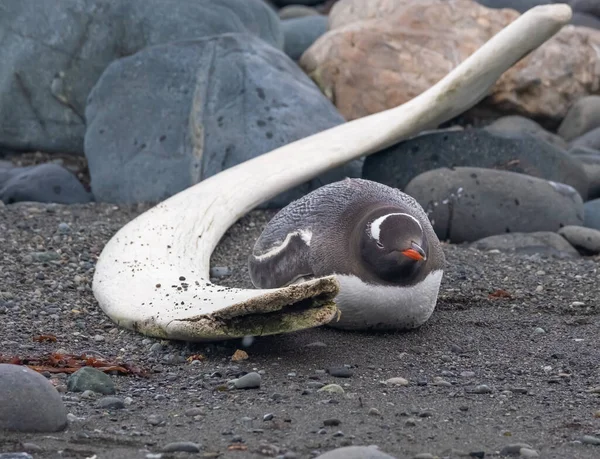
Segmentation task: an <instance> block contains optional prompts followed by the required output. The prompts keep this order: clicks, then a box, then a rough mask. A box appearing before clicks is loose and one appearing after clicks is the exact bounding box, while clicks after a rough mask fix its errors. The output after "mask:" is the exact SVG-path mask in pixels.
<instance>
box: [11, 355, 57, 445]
mask: <svg viewBox="0 0 600 459" xmlns="http://www.w3.org/2000/svg"><path fill="white" fill-rule="evenodd" d="M67 425H68V421H67V410H66V407H65V405H64V403H63V401H62V397H61V395H60V393H59V392H58V391H57V390H56V389H55V388H54V386H53V385H52V384H51V383H50V381H49V380H48V379H46V378H45V377H44V376H42V375H41V374H39V373H38V372H36V371H34V370H31V369H30V368H28V367H26V366H22V365H12V364H0V430H7V431H15V432H24V433H34V432H46V433H48V432H58V431H61V430H64V429H65V428H66V427H67Z"/></svg>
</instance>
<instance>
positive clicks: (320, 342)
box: [304, 341, 327, 347]
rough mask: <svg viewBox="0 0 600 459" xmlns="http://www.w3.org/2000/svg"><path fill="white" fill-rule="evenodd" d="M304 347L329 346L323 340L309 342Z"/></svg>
mask: <svg viewBox="0 0 600 459" xmlns="http://www.w3.org/2000/svg"><path fill="white" fill-rule="evenodd" d="M304 347H327V344H325V343H323V342H322V341H315V342H313V343H308V344H307V345H306V346H304Z"/></svg>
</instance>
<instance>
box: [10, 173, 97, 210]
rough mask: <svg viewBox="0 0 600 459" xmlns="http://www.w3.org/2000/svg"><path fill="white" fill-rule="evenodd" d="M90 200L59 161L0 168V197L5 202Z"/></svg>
mask: <svg viewBox="0 0 600 459" xmlns="http://www.w3.org/2000/svg"><path fill="white" fill-rule="evenodd" d="M92 199H93V197H92V195H91V194H90V193H89V192H88V191H86V189H85V188H84V187H83V185H82V184H81V182H80V181H79V180H78V179H77V177H75V175H73V174H72V173H71V172H69V171H68V170H67V169H65V168H64V167H62V166H59V165H58V164H54V163H45V164H39V165H37V166H28V167H15V168H12V169H6V170H4V171H3V169H0V200H2V201H3V202H4V203H5V204H13V203H15V202H22V201H33V202H46V203H57V204H80V203H86V202H90V201H92Z"/></svg>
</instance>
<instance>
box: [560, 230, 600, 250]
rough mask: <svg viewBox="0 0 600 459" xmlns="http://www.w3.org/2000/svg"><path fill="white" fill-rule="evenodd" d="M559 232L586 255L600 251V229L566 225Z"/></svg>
mask: <svg viewBox="0 0 600 459" xmlns="http://www.w3.org/2000/svg"><path fill="white" fill-rule="evenodd" d="M558 234H560V235H561V236H562V237H564V238H565V239H566V240H567V241H569V243H570V244H571V245H572V246H573V247H575V248H576V249H577V250H579V251H580V252H581V253H582V254H585V255H596V254H599V253H600V230H597V229H593V228H586V227H585V226H564V227H562V228H561V229H559V230H558Z"/></svg>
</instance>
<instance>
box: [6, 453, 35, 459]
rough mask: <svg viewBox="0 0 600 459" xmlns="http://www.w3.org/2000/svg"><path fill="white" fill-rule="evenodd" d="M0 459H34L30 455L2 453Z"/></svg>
mask: <svg viewBox="0 0 600 459" xmlns="http://www.w3.org/2000/svg"><path fill="white" fill-rule="evenodd" d="M0 459H33V456H32V455H31V454H28V453H0Z"/></svg>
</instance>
